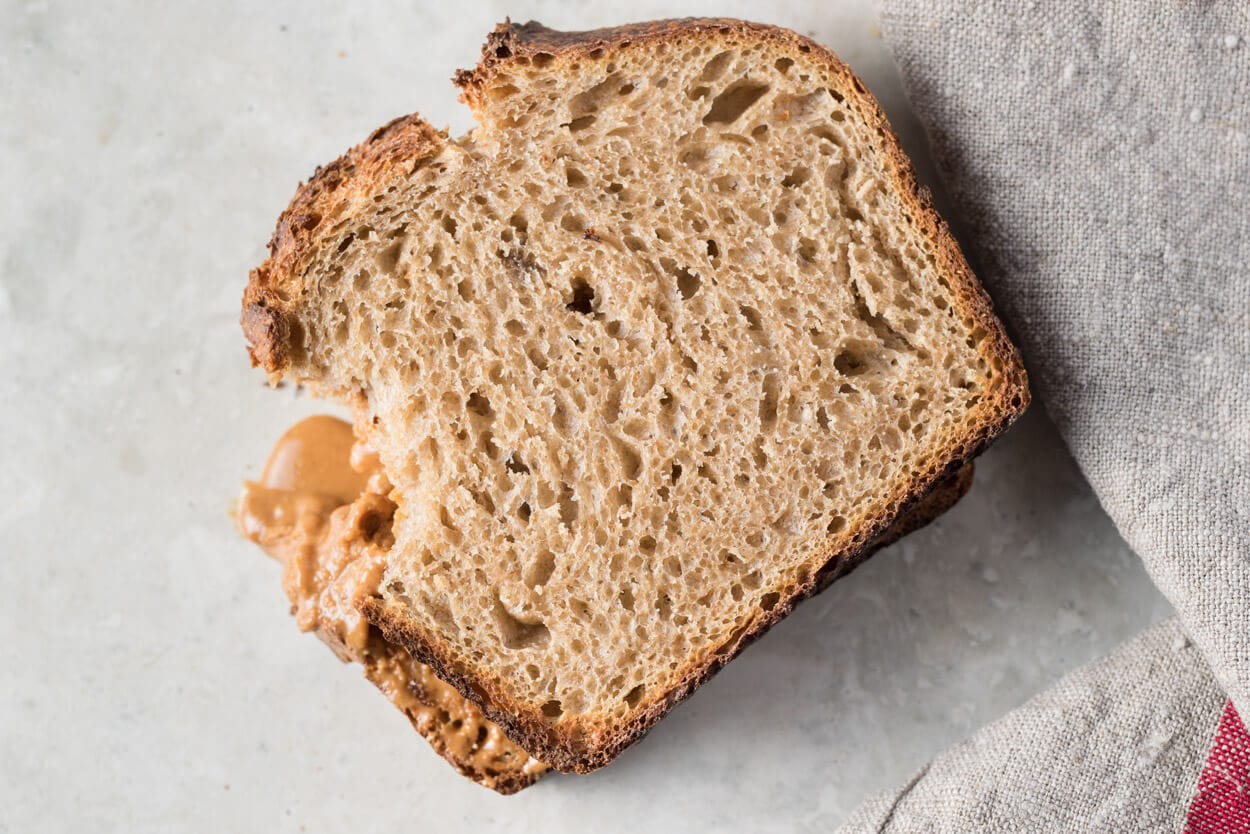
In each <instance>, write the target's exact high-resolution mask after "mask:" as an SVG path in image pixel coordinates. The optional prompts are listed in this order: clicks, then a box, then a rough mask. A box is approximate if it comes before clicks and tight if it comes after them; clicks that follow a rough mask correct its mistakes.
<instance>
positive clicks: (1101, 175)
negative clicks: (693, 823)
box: [844, 0, 1250, 832]
mask: <svg viewBox="0 0 1250 834" xmlns="http://www.w3.org/2000/svg"><path fill="white" fill-rule="evenodd" d="M882 21H883V25H884V30H885V34H886V37H887V38H888V39H889V41H890V44H891V47H892V48H893V50H894V53H895V56H896V58H897V61H898V64H899V67H900V70H901V72H902V76H903V81H904V84H905V86H906V87H907V90H908V94H909V96H910V98H911V102H912V105H913V107H914V108H915V110H916V112H917V113H918V115H919V116H920V118H921V120H922V121H923V122H924V123H925V125H926V127H927V128H928V130H929V136H930V142H931V145H932V150H933V153H934V157H935V160H936V162H937V164H938V168H939V171H940V173H941V175H942V177H943V180H944V182H945V184H946V186H947V191H948V192H949V194H950V197H951V200H952V203H953V205H954V213H953V218H952V219H953V220H954V221H955V226H956V230H957V232H960V233H961V237H962V239H963V240H964V242H965V244H966V246H967V249H968V255H969V259H970V261H971V262H972V263H973V267H974V269H975V270H976V271H977V273H978V275H979V276H980V277H981V279H982V281H983V282H984V283H985V285H986V286H987V288H988V289H989V290H990V292H991V294H992V295H993V296H994V299H995V301H996V303H997V305H998V308H999V311H1000V312H1001V313H1002V314H1003V316H1004V318H1005V319H1006V320H1007V321H1008V325H1009V327H1011V328H1012V329H1013V331H1014V333H1015V334H1016V336H1017V339H1018V343H1019V344H1020V346H1021V348H1022V351H1023V353H1024V355H1025V361H1026V363H1027V364H1028V366H1029V369H1030V373H1031V375H1032V379H1033V384H1034V387H1035V389H1036V390H1037V391H1038V393H1039V394H1040V400H1041V402H1042V403H1043V404H1044V405H1045V407H1046V408H1047V410H1048V412H1049V413H1050V415H1051V417H1052V419H1053V420H1054V421H1055V423H1056V424H1057V425H1058V427H1059V430H1060V432H1061V433H1062V435H1063V437H1064V440H1065V441H1066V443H1067V444H1068V446H1069V448H1070V449H1071V451H1072V454H1073V456H1074V457H1075V459H1076V461H1077V463H1078V464H1079V466H1080V468H1081V470H1082V472H1083V473H1084V475H1085V477H1086V478H1087V479H1088V480H1089V482H1090V484H1091V485H1092V486H1093V488H1094V490H1095V492H1096V493H1097V495H1098V497H1099V500H1100V501H1101V503H1102V505H1103V507H1104V508H1105V509H1106V510H1107V512H1108V513H1109V514H1110V516H1111V517H1112V519H1113V520H1114V521H1115V523H1116V524H1117V526H1118V527H1119V530H1120V532H1121V533H1122V534H1123V535H1124V537H1125V539H1126V540H1127V541H1128V542H1129V543H1130V544H1131V545H1132V546H1133V548H1134V549H1135V550H1136V551H1137V553H1138V554H1139V555H1140V556H1141V557H1142V559H1143V561H1144V562H1145V565H1146V567H1147V569H1148V571H1149V572H1150V574H1151V576H1152V577H1153V579H1154V581H1155V582H1156V583H1157V584H1158V586H1159V588H1160V589H1161V590H1162V591H1163V593H1164V594H1165V595H1166V596H1167V597H1168V599H1169V600H1170V601H1171V602H1172V604H1173V605H1174V606H1175V608H1176V610H1177V614H1178V617H1179V624H1178V623H1174V622H1172V623H1168V624H1165V625H1164V626H1161V627H1158V628H1156V629H1154V630H1151V631H1148V632H1147V633H1146V634H1144V635H1143V636H1141V637H1140V638H1138V639H1137V640H1135V641H1133V642H1131V643H1130V644H1128V645H1127V646H1125V647H1124V648H1122V649H1121V650H1120V651H1118V652H1117V653H1115V654H1114V655H1112V656H1111V657H1109V658H1107V659H1104V660H1102V661H1099V662H1097V663H1095V664H1093V665H1091V666H1089V667H1087V668H1086V669H1084V670H1082V671H1080V672H1077V673H1074V674H1073V675H1071V676H1069V677H1068V678H1066V679H1065V680H1064V681H1062V682H1061V683H1060V684H1058V685H1057V686H1056V687H1055V688H1054V689H1052V690H1051V691H1049V692H1046V693H1044V694H1042V695H1041V696H1039V697H1037V698H1036V699H1034V700H1033V701H1032V702H1030V703H1029V704H1028V705H1026V706H1024V707H1022V708H1020V709H1018V710H1016V711H1015V712H1013V713H1011V714H1009V715H1008V716H1006V717H1005V718H1003V719H1001V720H1000V721H998V722H996V723H995V724H993V725H991V726H989V727H987V728H985V729H983V730H982V731H980V732H979V733H978V734H976V735H975V736H974V737H973V738H972V739H971V740H969V741H968V742H965V743H964V744H961V745H959V746H958V747H956V748H954V749H952V750H950V751H948V752H947V753H945V754H943V755H942V756H940V757H938V758H937V759H935V760H934V761H933V762H932V763H931V764H930V765H929V766H928V767H927V768H925V769H924V770H923V771H922V772H921V773H920V774H919V775H918V776H917V777H916V778H915V780H913V782H911V783H910V784H909V785H906V786H904V787H903V788H901V789H900V790H899V791H897V792H895V793H893V794H890V795H885V796H882V797H879V798H877V799H874V800H872V801H870V802H869V803H868V804H866V805H865V806H864V807H863V808H861V809H860V811H859V812H858V813H857V815H856V816H855V817H854V818H853V820H852V821H851V822H850V823H848V825H847V826H846V828H845V829H844V830H846V831H854V832H858V831H943V832H944V831H951V832H965V831H996V832H997V831H1028V832H1043V831H1045V832H1049V831H1055V832H1058V831H1170V832H1179V831H1181V830H1183V829H1185V827H1186V826H1188V830H1193V831H1235V830H1238V829H1236V828H1235V827H1230V826H1232V823H1230V822H1229V820H1234V822H1235V821H1236V819H1237V818H1236V817H1235V816H1230V815H1229V813H1228V812H1229V809H1231V810H1232V811H1234V812H1235V811H1237V806H1236V805H1234V804H1230V802H1232V801H1233V800H1239V798H1243V797H1244V791H1245V782H1244V780H1243V781H1242V782H1240V783H1238V782H1236V771H1235V767H1237V766H1241V767H1244V766H1245V759H1244V757H1242V758H1236V757H1237V756H1239V755H1242V754H1244V752H1245V747H1244V744H1243V745H1242V746H1240V747H1239V746H1238V744H1239V743H1240V742H1238V741H1237V739H1238V738H1239V737H1238V736H1236V735H1235V734H1234V733H1232V732H1231V731H1229V730H1227V728H1226V727H1224V725H1220V726H1221V731H1220V734H1219V736H1218V737H1217V736H1216V727H1217V724H1219V723H1220V717H1221V711H1222V709H1223V708H1224V707H1225V701H1226V698H1225V696H1224V695H1223V694H1222V693H1221V689H1223V691H1224V692H1225V693H1227V697H1228V698H1231V699H1232V702H1233V703H1232V704H1230V705H1228V709H1229V710H1230V711H1231V713H1232V715H1233V716H1234V718H1235V717H1236V715H1237V713H1238V711H1239V712H1240V714H1241V715H1250V5H1247V4H1245V3H1241V2H1231V1H1229V2H1192V3H1142V2H1137V0H1102V1H1101V2H1098V1H1097V0H1095V2H1090V0H1046V2H1023V1H1021V2H981V3H970V2H962V1H961V0H883V8H882ZM1185 634H1188V635H1190V636H1191V637H1192V638H1193V643H1194V644H1195V645H1194V646H1191V645H1189V638H1188V637H1186V636H1185ZM1195 646H1196V648H1195ZM1199 650H1200V652H1199ZM1200 654H1201V656H1200ZM1217 680H1218V683H1217ZM1225 721H1226V722H1227V715H1225ZM1238 726H1240V724H1238ZM1240 738H1244V728H1243V735H1242V736H1241V737H1240ZM1220 739H1222V740H1223V741H1220ZM1213 745H1214V746H1213ZM1221 751H1223V752H1221ZM1208 754H1209V755H1210V762H1212V763H1213V764H1207V762H1208ZM1238 762H1241V763H1242V764H1241V765H1237V763H1238ZM1230 763H1231V764H1230ZM1204 764H1207V769H1206V770H1205V771H1204V770H1203V766H1204ZM1230 767H1232V768H1234V770H1229V768H1230ZM1200 772H1201V773H1203V776H1202V780H1203V781H1202V784H1201V786H1200V785H1199V774H1200ZM1229 774H1232V775H1229ZM1230 785H1231V786H1232V787H1230ZM1239 790H1240V791H1241V792H1240V793H1238V791H1239ZM1242 810H1244V806H1243V807H1242ZM1204 814H1208V815H1207V816H1203V815H1204ZM1204 826H1205V827H1204Z"/></svg>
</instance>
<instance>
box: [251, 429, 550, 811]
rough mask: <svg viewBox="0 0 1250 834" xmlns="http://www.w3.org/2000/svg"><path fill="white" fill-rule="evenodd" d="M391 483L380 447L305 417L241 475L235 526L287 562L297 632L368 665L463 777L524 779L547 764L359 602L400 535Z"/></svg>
mask: <svg viewBox="0 0 1250 834" xmlns="http://www.w3.org/2000/svg"><path fill="white" fill-rule="evenodd" d="M390 491H391V486H390V483H389V482H388V481H387V480H386V476H385V474H384V473H383V472H382V470H381V468H380V466H379V465H378V460H377V455H376V454H374V453H373V452H372V450H371V449H369V447H368V445H367V444H365V443H364V442H361V441H360V440H358V438H357V437H356V435H355V432H354V431H353V429H352V426H351V424H350V423H347V422H345V421H343V420H339V419H337V418H335V417H328V416H318V417H309V418H308V419H306V420H302V421H300V422H299V423H297V424H295V425H294V426H292V427H291V428H290V429H289V430H288V431H287V432H286V433H285V434H283V435H282V437H281V438H280V439H279V440H278V442H277V444H275V445H274V448H273V451H272V452H271V453H270V455H269V460H268V461H267V462H266V464H265V468H264V470H263V472H262V473H261V477H260V480H259V481H257V482H250V481H249V482H246V483H244V485H243V495H242V498H241V499H240V501H239V507H238V513H237V520H238V525H239V529H240V530H241V531H242V533H243V534H244V535H245V536H246V537H247V538H249V539H251V540H252V541H254V542H256V543H257V544H259V545H260V546H261V547H262V548H264V550H265V551H266V552H267V553H268V554H269V555H270V556H273V557H274V558H275V559H277V560H278V561H279V562H281V563H282V564H283V583H282V584H283V588H284V589H285V591H286V594H287V597H288V598H289V599H290V601H291V610H292V613H293V614H294V615H295V622H296V625H297V626H299V628H300V630H301V631H315V632H316V633H317V635H318V636H319V637H321V639H322V640H323V641H324V642H325V643H326V644H327V645H329V646H330V648H331V649H333V650H334V652H335V654H337V655H338V656H339V657H340V658H341V659H343V660H344V661H354V662H357V663H360V664H361V665H363V666H364V670H365V677H366V678H368V679H369V680H370V681H371V682H372V683H373V684H374V685H375V686H377V687H378V689H380V690H382V692H383V693H385V694H386V696H387V697H388V698H390V699H391V701H392V703H394V704H395V706H396V707H398V708H399V709H400V710H401V711H402V712H403V713H404V714H405V715H407V716H408V720H409V721H410V722H411V723H412V725H413V727H415V728H416V730H417V731H418V732H419V733H421V734H422V735H423V736H425V738H426V739H427V740H428V741H429V742H430V745H431V746H433V747H434V749H435V750H436V751H437V752H438V753H439V754H440V755H442V756H443V758H445V759H447V760H448V761H449V762H451V764H452V765H454V766H455V767H456V769H457V770H459V771H460V772H461V773H463V774H464V775H465V776H467V777H469V778H470V779H473V780H474V781H476V782H479V783H481V784H483V785H485V786H487V787H489V788H493V789H495V790H498V791H502V792H508V793H510V792H512V791H515V790H519V789H520V788H523V787H525V786H526V785H528V784H531V783H532V782H533V781H534V780H535V779H537V778H538V777H539V776H541V775H542V774H543V773H544V772H546V770H547V766H546V765H545V764H543V763H542V762H540V761H538V760H537V759H534V758H533V757H532V756H530V755H529V754H528V753H526V752H525V751H524V750H523V749H522V748H521V747H519V746H518V745H516V744H515V743H514V742H513V741H511V740H510V739H509V738H508V737H507V736H506V735H504V733H503V731H502V730H500V728H499V727H498V726H497V725H496V724H494V723H493V722H491V721H490V720H489V719H487V718H486V717H485V716H483V715H482V713H481V712H480V711H479V710H478V708H477V706H476V705H474V704H473V703H471V702H470V701H468V700H467V699H465V698H464V697H463V696H462V695H461V694H460V693H459V692H457V691H456V690H455V689H454V688H452V687H451V686H449V685H447V684H446V683H444V682H443V681H442V680H441V679H439V677H438V676H437V675H435V674H434V671H433V670H432V669H430V667H429V666H426V665H425V664H423V663H421V662H419V661H417V660H416V659H415V658H413V657H412V655H410V654H409V653H408V651H407V650H406V649H404V648H403V647H402V646H397V645H395V644H393V643H390V642H388V641H387V640H386V639H385V638H384V637H383V636H382V634H381V633H380V632H379V631H378V630H377V629H376V628H374V627H373V626H371V625H370V624H369V623H368V621H367V620H365V618H364V617H363V616H362V615H361V614H360V613H359V611H357V608H356V605H355V601H356V600H357V599H358V598H359V597H360V596H361V595H364V594H369V593H372V592H373V591H374V590H375V589H376V588H377V585H378V582H379V581H380V580H381V576H382V572H383V570H384V569H385V566H386V554H387V551H388V550H389V548H390V546H391V544H392V543H393V538H392V535H391V520H392V518H393V516H394V513H395V504H394V503H393V502H392V501H391V500H390V499H389V498H388V497H387V496H388V495H389V493H390Z"/></svg>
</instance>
